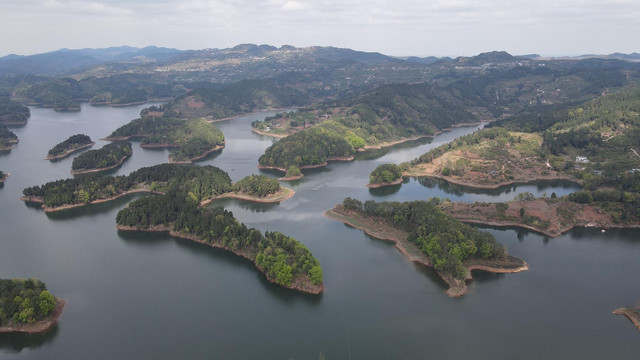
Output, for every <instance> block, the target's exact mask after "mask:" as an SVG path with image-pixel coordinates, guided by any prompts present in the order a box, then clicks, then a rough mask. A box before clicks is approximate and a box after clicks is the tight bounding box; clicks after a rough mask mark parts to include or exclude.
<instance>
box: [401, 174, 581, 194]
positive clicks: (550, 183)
mask: <svg viewBox="0 0 640 360" xmlns="http://www.w3.org/2000/svg"><path fill="white" fill-rule="evenodd" d="M413 180H415V181H417V182H418V183H419V184H420V185H422V186H424V187H426V188H428V189H434V188H438V189H440V190H442V191H443V192H445V193H447V194H453V195H456V196H458V197H462V196H463V195H465V194H478V195H486V196H491V197H499V196H501V195H504V194H510V193H512V192H513V193H514V195H515V194H517V193H519V192H524V191H530V192H533V191H535V193H537V195H539V196H543V197H546V196H550V195H551V194H550V193H547V192H549V191H550V192H556V195H558V196H563V195H566V194H568V193H570V192H573V191H577V190H579V189H580V186H579V185H578V184H576V183H574V182H572V181H567V180H538V181H534V182H530V183H516V184H510V185H505V186H501V187H499V188H496V189H477V188H472V187H468V186H464V185H458V184H452V183H450V182H448V181H446V180H443V179H436V178H429V177H418V178H416V177H414V178H413ZM558 193H559V194H558ZM503 197H504V196H503Z"/></svg>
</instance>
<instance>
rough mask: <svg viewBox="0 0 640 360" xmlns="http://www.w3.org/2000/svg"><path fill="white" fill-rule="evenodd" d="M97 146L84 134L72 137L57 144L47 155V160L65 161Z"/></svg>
mask: <svg viewBox="0 0 640 360" xmlns="http://www.w3.org/2000/svg"><path fill="white" fill-rule="evenodd" d="M93 145H95V142H93V141H91V138H90V137H89V136H87V135H84V134H76V135H72V136H70V137H69V138H68V139H67V140H65V141H63V142H61V143H59V144H57V145H56V146H54V147H53V148H51V150H49V152H48V153H47V157H45V158H44V159H45V160H57V159H63V158H65V157H67V156H69V155H71V154H73V153H74V152H76V151H80V150H82V149H85V148H88V147H91V146H93Z"/></svg>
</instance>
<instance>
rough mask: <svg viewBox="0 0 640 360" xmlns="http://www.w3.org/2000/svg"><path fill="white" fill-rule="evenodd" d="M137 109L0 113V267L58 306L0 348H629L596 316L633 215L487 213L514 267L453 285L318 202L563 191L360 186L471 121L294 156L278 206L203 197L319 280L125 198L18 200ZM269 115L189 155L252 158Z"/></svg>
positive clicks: (157, 157)
mask: <svg viewBox="0 0 640 360" xmlns="http://www.w3.org/2000/svg"><path fill="white" fill-rule="evenodd" d="M146 106H148V105H146ZM142 107H143V106H139V107H130V108H121V109H114V108H92V107H89V106H83V107H82V111H81V112H80V113H73V114H61V113H55V112H53V111H51V110H46V109H37V108H32V109H31V110H32V116H31V119H30V120H29V123H28V124H27V125H25V126H23V127H20V128H14V129H13V130H14V132H15V133H16V134H17V135H18V137H19V138H20V143H19V144H18V145H17V146H16V147H15V148H14V149H13V150H12V151H11V152H9V153H2V154H0V170H2V171H5V172H10V173H11V177H10V178H9V180H8V181H7V183H6V184H5V185H4V186H3V187H2V188H0V209H1V210H0V211H1V212H0V229H1V230H0V277H2V278H12V277H36V278H39V279H41V280H43V281H44V282H45V283H46V284H47V285H48V287H49V289H50V290H51V291H52V292H53V293H54V294H56V295H57V296H59V297H62V298H64V299H65V300H66V301H67V306H66V308H65V311H64V313H63V315H62V318H61V319H60V321H59V324H58V325H57V327H56V328H54V329H53V330H52V331H50V332H49V333H47V334H44V335H35V336H23V335H10V336H8V335H0V358H9V359H87V358H91V359H114V358H122V359H177V358H184V359H212V358H213V359H254V358H262V359H315V358H318V356H319V354H321V353H322V354H323V355H324V356H325V358H327V359H365V358H366V359H394V358H396V359H425V358H434V359H443V358H451V359H461V358H467V359H496V358H505V359H506V358H517V359H541V358H545V359H567V358H571V359H603V358H607V359H632V358H635V357H637V354H638V353H639V352H640V338H638V332H637V330H636V329H635V328H634V327H633V325H632V324H631V323H630V322H629V321H628V320H627V319H626V318H624V317H622V316H617V315H612V314H611V311H613V310H614V309H615V308H618V307H621V306H627V307H633V306H640V287H639V286H638V284H640V261H639V260H638V259H640V240H638V238H640V236H639V235H640V232H639V231H637V230H615V231H607V232H605V233H601V232H600V231H599V230H594V229H579V230H574V231H572V232H570V233H568V234H566V235H563V236H560V237H558V238H554V239H548V238H545V237H544V236H541V235H538V234H535V233H528V232H523V231H516V230H495V229H489V230H488V231H490V232H491V233H492V234H494V235H495V236H496V238H497V239H498V240H499V241H500V242H502V243H503V244H505V245H506V246H507V247H508V249H509V252H510V253H511V254H513V255H515V256H518V257H520V258H522V259H524V260H526V261H527V262H528V263H529V264H530V270H529V271H527V272H523V273H518V274H506V275H496V274H488V273H483V272H475V273H474V277H475V280H474V281H473V282H472V283H471V284H470V291H469V293H468V294H467V295H465V296H464V297H463V298H460V299H452V298H449V297H447V296H446V295H445V294H444V290H445V285H444V284H443V283H442V282H441V281H440V280H439V279H438V278H437V276H435V274H434V273H433V272H432V271H430V270H429V269H426V268H424V267H420V266H416V265H414V264H412V263H410V262H409V261H407V260H406V259H405V258H404V257H403V256H402V255H401V254H400V253H399V252H398V251H396V250H395V249H394V248H393V247H392V245H390V244H389V243H386V242H382V241H379V240H374V239H371V238H369V237H367V236H366V235H364V234H363V233H362V232H361V231H359V230H356V229H352V228H349V227H347V226H345V225H344V224H342V223H338V222H334V221H330V220H328V219H325V218H324V217H322V211H324V210H326V209H328V208H330V207H332V206H333V205H334V204H336V203H338V202H340V201H341V200H342V198H343V197H345V196H352V197H355V198H358V199H360V200H368V199H374V200H378V201H383V200H394V201H406V200H414V199H427V198H429V197H433V196H437V197H448V198H450V199H452V200H461V201H483V200H485V201H504V200H510V199H512V198H513V197H514V196H515V195H516V194H517V193H518V192H521V191H530V192H533V193H536V194H538V195H541V194H543V193H547V194H551V193H552V192H556V193H557V194H558V195H562V194H567V193H569V192H571V191H574V190H575V189H576V187H575V186H573V185H571V184H566V183H546V184H544V183H543V184H536V185H521V186H512V187H508V188H505V189H500V190H498V191H492V192H471V191H470V190H469V189H464V188H460V187H451V186H442V185H440V184H438V183H434V182H430V181H424V180H423V181H416V180H414V179H411V180H409V182H408V183H406V184H403V185H402V186H398V187H394V188H388V189H378V190H377V191H370V190H368V189H367V188H366V187H365V184H366V183H367V180H368V174H369V172H370V171H371V170H372V169H374V168H375V167H376V166H377V165H379V164H380V163H384V162H401V161H406V160H410V159H412V158H414V157H416V156H418V155H420V154H422V153H424V152H425V151H427V150H428V149H430V148H432V147H435V146H438V145H440V144H441V143H444V142H447V141H450V140H451V139H453V138H455V137H457V136H460V135H463V134H467V133H469V132H471V131H474V130H475V129H476V128H460V129H455V130H453V131H452V132H448V133H445V134H442V135H440V136H438V137H436V138H435V139H434V140H433V142H430V141H428V140H423V141H422V142H414V143H411V144H403V145H401V146H398V147H396V148H393V149H390V150H386V151H380V152H378V153H367V154H361V155H360V156H359V159H358V160H356V161H354V162H350V163H332V164H330V166H329V167H327V168H324V169H317V170H313V171H307V172H305V174H306V176H305V177H304V178H303V179H302V180H300V181H297V182H294V183H289V184H288V185H287V186H290V187H292V188H293V189H294V190H295V191H296V195H295V196H294V197H293V198H292V199H291V200H288V201H286V202H284V203H282V204H280V205H264V204H253V203H247V202H242V201H236V200H226V201H222V202H217V203H215V204H214V206H223V207H225V208H227V209H229V210H231V211H233V213H234V214H235V216H236V217H237V218H238V219H239V220H240V221H242V222H244V223H246V224H247V225H249V226H253V227H257V228H259V229H261V230H263V231H264V230H279V231H282V232H284V233H286V234H288V235H291V236H294V237H295V238H297V239H299V240H300V241H302V242H303V243H305V244H306V245H307V246H308V247H309V249H310V250H311V251H312V252H313V254H314V255H315V256H316V257H317V258H318V259H319V260H320V262H321V264H322V267H323V270H324V277H325V285H326V291H325V293H324V294H322V295H321V296H309V295H302V294H299V293H296V292H293V291H289V290H286V289H283V288H280V287H278V286H275V285H272V284H269V283H268V282H267V281H266V280H265V279H264V277H263V276H262V274H260V273H259V272H257V271H256V270H255V269H254V267H253V265H252V264H251V263H249V262H247V261H245V260H243V259H240V258H238V257H235V256H234V255H232V254H228V253H226V252H224V251H219V250H216V249H211V248H208V247H205V246H201V245H198V244H194V243H191V242H189V241H186V240H179V239H173V238H171V237H169V236H167V235H162V234H145V233H128V232H118V231H117V230H116V229H115V215H116V213H117V212H118V210H119V209H121V208H122V207H124V206H126V204H127V203H128V202H129V201H131V200H132V199H134V198H135V197H133V196H132V197H128V198H123V199H120V200H117V201H114V202H111V203H107V204H100V205H95V206H90V207H84V208H79V209H73V210H70V211H66V212H60V213H53V214H49V215H47V214H45V213H44V212H43V211H41V210H40V209H38V208H36V207H33V206H28V205H26V204H25V203H23V202H21V201H20V200H19V197H20V194H21V191H22V189H23V188H24V187H26V186H31V185H38V184H42V183H44V182H47V181H50V180H56V179H60V178H66V177H69V176H70V175H69V170H70V167H71V162H72V157H71V158H67V159H65V160H61V161H58V162H55V163H50V162H48V161H45V160H42V159H43V158H44V156H45V155H46V152H47V150H48V149H49V148H51V147H52V146H53V145H55V144H56V143H58V142H60V141H62V140H64V139H66V138H67V137H68V136H70V135H72V134H76V133H85V134H87V135H90V136H91V137H92V138H93V139H98V138H101V137H104V136H106V135H108V134H109V133H110V132H111V131H112V130H114V129H115V128H117V127H118V126H120V125H122V124H125V123H127V122H128V121H129V120H131V119H133V118H134V117H136V116H137V114H138V112H139V111H140V109H141V108H142ZM271 114H273V113H271V112H265V113H260V114H256V115H252V116H247V117H242V118H238V119H235V120H231V121H225V122H221V123H217V125H218V126H219V127H220V128H221V129H222V130H223V132H224V133H225V136H226V138H227V146H226V148H225V149H224V150H223V151H222V152H221V153H218V154H212V155H211V156H210V157H208V158H207V159H206V160H205V161H203V162H201V164H211V165H215V166H218V167H220V168H222V169H223V170H225V171H227V172H229V174H230V175H231V177H232V179H233V180H238V179H240V178H242V177H244V176H246V175H248V174H251V173H257V172H258V170H257V167H256V165H257V159H258V157H259V155H261V154H262V153H263V151H264V149H265V148H266V147H267V146H269V145H270V144H271V143H272V141H273V140H272V139H270V138H265V137H262V136H259V135H256V134H253V133H251V132H250V123H251V121H253V120H256V119H262V118H263V117H264V116H266V115H271ZM103 144H104V142H101V141H98V144H97V145H96V146H95V147H94V148H97V147H99V146H102V145H103ZM167 156H168V152H167V151H166V150H144V149H141V148H140V147H139V146H138V144H134V153H133V156H132V157H131V159H129V160H128V161H127V162H126V163H125V164H124V165H123V166H122V167H121V168H118V169H116V170H114V171H113V173H115V174H128V173H129V172H131V171H133V170H135V169H137V168H139V167H142V166H148V165H153V164H158V163H162V162H166V161H167ZM269 174H274V175H275V173H269Z"/></svg>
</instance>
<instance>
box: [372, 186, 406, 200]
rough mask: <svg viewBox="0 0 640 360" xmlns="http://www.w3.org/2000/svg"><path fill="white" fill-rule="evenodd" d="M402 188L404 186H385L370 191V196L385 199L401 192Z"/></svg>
mask: <svg viewBox="0 0 640 360" xmlns="http://www.w3.org/2000/svg"><path fill="white" fill-rule="evenodd" d="M401 188H402V184H398V185H393V186H383V187H380V188H377V189H369V194H371V195H372V196H376V197H385V196H389V195H393V194H395V193H397V192H398V191H400V189H401Z"/></svg>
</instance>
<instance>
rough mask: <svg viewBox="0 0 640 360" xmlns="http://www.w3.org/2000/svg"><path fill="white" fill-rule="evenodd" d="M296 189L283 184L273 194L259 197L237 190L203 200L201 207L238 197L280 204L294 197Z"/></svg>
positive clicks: (237, 198)
mask: <svg viewBox="0 0 640 360" xmlns="http://www.w3.org/2000/svg"><path fill="white" fill-rule="evenodd" d="M295 193H296V192H295V191H294V190H293V189H290V188H288V187H284V186H282V187H281V188H280V190H278V191H276V192H275V193H274V194H271V195H267V196H265V197H263V198H260V197H257V196H252V195H247V194H243V193H237V192H229V193H225V194H222V195H218V196H214V197H212V198H209V199H207V200H203V201H201V202H200V207H204V206H207V205H209V204H210V203H212V202H214V201H216V200H221V199H236V200H245V201H251V202H256V203H261V204H279V203H281V202H283V201H286V200H289V199H291V198H292V197H293V195H295Z"/></svg>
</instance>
